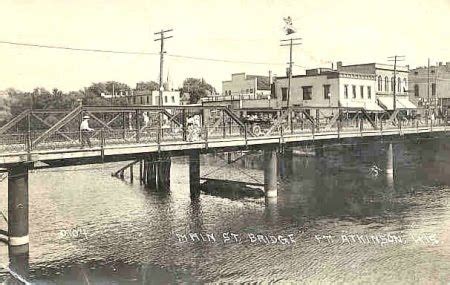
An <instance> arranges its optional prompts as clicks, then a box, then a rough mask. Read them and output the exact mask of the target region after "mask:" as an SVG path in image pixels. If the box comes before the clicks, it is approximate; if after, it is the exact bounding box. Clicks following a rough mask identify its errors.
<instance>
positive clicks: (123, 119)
mask: <svg viewBox="0 0 450 285" xmlns="http://www.w3.org/2000/svg"><path fill="white" fill-rule="evenodd" d="M126 128H127V126H126V124H125V112H122V138H123V139H125V133H126Z"/></svg>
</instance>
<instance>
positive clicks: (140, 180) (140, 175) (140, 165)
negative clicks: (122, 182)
mask: <svg viewBox="0 0 450 285" xmlns="http://www.w3.org/2000/svg"><path fill="white" fill-rule="evenodd" d="M142 181H143V177H142V159H140V160H139V183H140V184H142Z"/></svg>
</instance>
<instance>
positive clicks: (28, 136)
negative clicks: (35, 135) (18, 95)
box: [26, 111, 33, 152]
mask: <svg viewBox="0 0 450 285" xmlns="http://www.w3.org/2000/svg"><path fill="white" fill-rule="evenodd" d="M31 112H32V111H31ZM27 127H28V130H27V143H26V145H27V151H28V152H30V151H31V149H32V148H33V146H32V138H31V116H30V114H28V115H27Z"/></svg>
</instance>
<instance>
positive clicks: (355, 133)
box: [0, 126, 448, 167]
mask: <svg viewBox="0 0 450 285" xmlns="http://www.w3.org/2000/svg"><path fill="white" fill-rule="evenodd" d="M447 129H448V127H447V126H434V127H419V128H416V127H409V128H402V129H398V128H394V129H384V130H359V129H354V130H345V131H339V132H338V131H337V130H335V129H334V130H328V131H326V130H324V131H321V132H316V133H313V132H311V131H309V132H304V133H296V134H283V135H272V136H260V137H244V136H242V135H241V136H239V135H238V136H232V137H226V138H210V139H208V140H204V139H203V140H197V141H184V140H181V139H179V140H172V141H162V142H160V143H159V144H158V143H157V142H150V143H148V142H143V143H121V144H113V145H104V146H94V147H92V148H88V149H86V148H85V149H82V148H80V147H69V148H64V147H63V148H57V149H42V150H31V151H10V152H7V151H3V152H1V153H0V166H3V167H5V166H7V165H10V164H16V163H21V162H37V161H44V162H51V161H62V160H68V161H70V160H77V159H84V158H90V159H97V160H100V159H101V160H112V157H115V158H116V159H115V160H128V159H130V158H133V157H139V156H142V155H145V154H150V153H158V152H173V153H183V152H186V151H189V150H201V151H203V152H208V151H212V150H220V149H230V148H233V149H244V148H248V147H259V148H262V147H264V146H267V145H274V144H275V145H278V144H286V145H295V144H299V143H303V142H312V141H325V140H336V139H345V138H370V137H372V138H379V137H385V136H393V135H412V134H421V133H438V132H446V131H447Z"/></svg>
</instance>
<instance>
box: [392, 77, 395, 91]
mask: <svg viewBox="0 0 450 285" xmlns="http://www.w3.org/2000/svg"><path fill="white" fill-rule="evenodd" d="M391 91H392V92H394V91H395V83H394V77H391Z"/></svg>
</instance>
